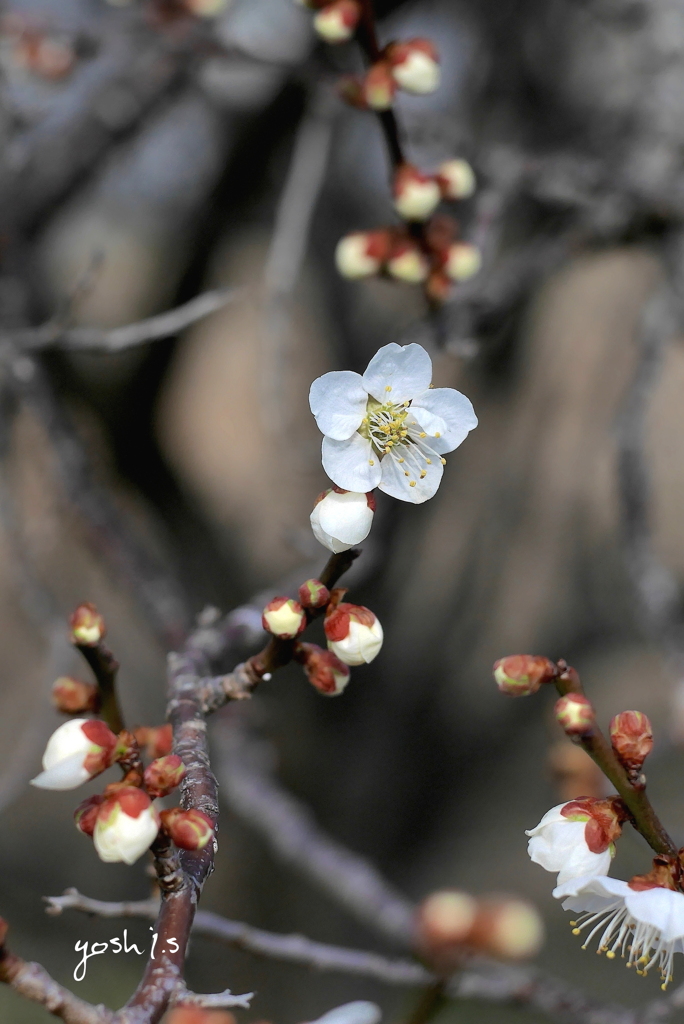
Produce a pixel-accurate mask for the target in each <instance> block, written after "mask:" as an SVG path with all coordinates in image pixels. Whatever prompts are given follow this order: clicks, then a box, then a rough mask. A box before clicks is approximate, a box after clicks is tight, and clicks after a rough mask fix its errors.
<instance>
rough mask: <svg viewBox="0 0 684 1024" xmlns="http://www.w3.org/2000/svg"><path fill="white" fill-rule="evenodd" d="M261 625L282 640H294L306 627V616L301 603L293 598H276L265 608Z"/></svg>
mask: <svg viewBox="0 0 684 1024" xmlns="http://www.w3.org/2000/svg"><path fill="white" fill-rule="evenodd" d="M261 624H262V626H263V627H264V629H265V630H267V631H268V632H269V633H273V635H274V636H277V637H280V639H281V640H292V639H293V638H294V637H296V636H297V635H298V634H299V633H301V632H302V630H303V629H304V627H305V626H306V614H305V612H304V609H303V608H302V606H301V604H300V603H299V601H295V600H294V599H293V598H291V597H274V598H273V600H272V601H269V602H268V604H267V605H266V607H265V608H264V611H263V614H262V616H261Z"/></svg>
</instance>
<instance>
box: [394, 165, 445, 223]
mask: <svg viewBox="0 0 684 1024" xmlns="http://www.w3.org/2000/svg"><path fill="white" fill-rule="evenodd" d="M440 199H441V192H440V190H439V185H438V184H437V181H436V179H435V178H433V177H432V176H431V175H429V174H421V172H420V171H419V170H418V168H417V167H413V166H412V165H411V164H402V166H401V167H399V168H398V170H397V172H396V173H395V175H394V208H395V210H396V211H397V213H398V214H399V216H400V217H403V218H404V219H405V220H411V221H423V220H427V219H428V217H429V216H430V215H431V214H432V213H434V211H435V209H436V207H437V206H438V204H439V201H440Z"/></svg>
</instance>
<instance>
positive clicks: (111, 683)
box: [74, 640, 125, 734]
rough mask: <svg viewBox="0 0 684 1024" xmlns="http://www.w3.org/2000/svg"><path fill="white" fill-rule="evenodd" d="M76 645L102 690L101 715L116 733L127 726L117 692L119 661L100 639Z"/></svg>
mask: <svg viewBox="0 0 684 1024" xmlns="http://www.w3.org/2000/svg"><path fill="white" fill-rule="evenodd" d="M74 647H76V649H77V650H78V651H80V653H81V654H82V655H83V657H84V658H85V660H86V661H87V662H88V664H89V666H90V668H91V670H92V673H93V675H94V676H95V679H96V680H97V686H98V689H99V691H100V700H101V705H100V715H101V716H102V718H104V720H105V722H106V723H107V725H108V726H109V728H110V729H111V730H112V732H114V733H117V734H118V733H120V732H121V730H122V729H124V728H125V726H124V720H123V715H122V714H121V708H120V707H119V698H118V696H117V692H116V674H117V672H118V671H119V662H118V661H117V660H116V658H115V657H114V655H113V654H112V652H111V651H110V650H109V648H108V647H107V645H106V644H105V643H103V641H102V640H100V641H99V642H98V643H97V644H78V643H76V644H74Z"/></svg>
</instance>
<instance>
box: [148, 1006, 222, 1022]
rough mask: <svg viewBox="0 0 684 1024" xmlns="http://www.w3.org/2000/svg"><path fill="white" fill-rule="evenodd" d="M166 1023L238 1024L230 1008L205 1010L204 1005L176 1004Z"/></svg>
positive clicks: (166, 1017) (165, 1019)
mask: <svg viewBox="0 0 684 1024" xmlns="http://www.w3.org/2000/svg"><path fill="white" fill-rule="evenodd" d="M164 1024H236V1019H235V1015H234V1014H232V1013H229V1011H228V1010H205V1009H204V1007H202V1006H174V1008H173V1009H172V1010H171V1011H170V1012H169V1013H168V1014H167V1015H166V1016H165V1017H164Z"/></svg>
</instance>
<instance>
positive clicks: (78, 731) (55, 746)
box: [43, 718, 92, 768]
mask: <svg viewBox="0 0 684 1024" xmlns="http://www.w3.org/2000/svg"><path fill="white" fill-rule="evenodd" d="M87 721H88V719H87V718H72V719H71V721H69V722H65V723H64V725H60V727H59V729H55V731H54V732H53V734H52V736H51V737H50V739H49V740H48V743H47V747H46V748H45V753H44V754H43V768H54V767H55V765H57V764H59V762H60V761H63V760H64V759H65V758H66V757H72V756H73V755H74V754H77V753H80V754H81V755H84V754H87V753H88V752H89V750H90V747H91V745H92V741H91V740H89V739H88V737H87V736H86V734H85V733H84V732H83V729H82V728H81V726H82V725H85V723H86V722H87ZM81 760H83V757H81Z"/></svg>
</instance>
